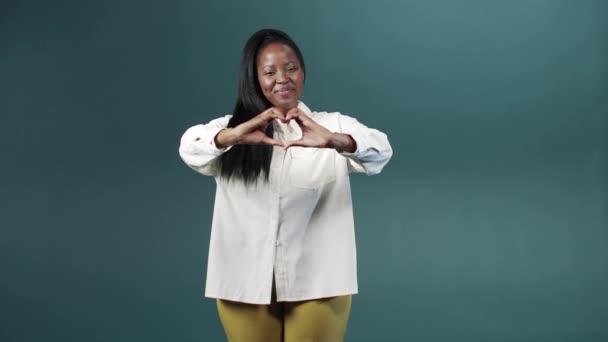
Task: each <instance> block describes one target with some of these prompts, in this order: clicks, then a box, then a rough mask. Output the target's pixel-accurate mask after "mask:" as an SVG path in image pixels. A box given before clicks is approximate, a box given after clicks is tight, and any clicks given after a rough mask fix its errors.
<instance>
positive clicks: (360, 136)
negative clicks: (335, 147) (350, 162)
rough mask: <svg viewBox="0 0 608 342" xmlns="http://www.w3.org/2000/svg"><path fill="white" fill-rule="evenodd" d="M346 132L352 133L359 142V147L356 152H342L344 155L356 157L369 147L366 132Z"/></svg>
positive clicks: (357, 142) (356, 141)
mask: <svg viewBox="0 0 608 342" xmlns="http://www.w3.org/2000/svg"><path fill="white" fill-rule="evenodd" d="M346 134H348V135H350V136H351V137H352V138H353V140H354V141H355V143H356V144H357V149H356V150H355V152H340V155H342V156H344V157H356V156H358V155H359V154H360V153H361V152H362V151H365V150H366V149H367V148H368V146H369V144H368V143H367V137H366V136H365V135H364V134H362V133H360V132H350V133H346Z"/></svg>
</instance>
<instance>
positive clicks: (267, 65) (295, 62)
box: [262, 60, 300, 68]
mask: <svg viewBox="0 0 608 342" xmlns="http://www.w3.org/2000/svg"><path fill="white" fill-rule="evenodd" d="M291 63H294V64H298V65H300V62H298V61H297V60H291V61H287V63H285V64H284V65H287V64H291ZM274 66H275V65H274V64H266V65H262V68H270V67H274Z"/></svg>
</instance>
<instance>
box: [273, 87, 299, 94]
mask: <svg viewBox="0 0 608 342" xmlns="http://www.w3.org/2000/svg"><path fill="white" fill-rule="evenodd" d="M293 90H294V89H293V88H280V89H277V90H275V93H277V94H279V95H287V94H289V93H291V92H292V91H293Z"/></svg>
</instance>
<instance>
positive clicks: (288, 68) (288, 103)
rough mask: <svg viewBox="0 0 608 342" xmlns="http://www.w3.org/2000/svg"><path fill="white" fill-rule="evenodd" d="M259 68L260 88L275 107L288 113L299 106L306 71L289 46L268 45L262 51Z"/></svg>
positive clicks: (258, 62) (258, 63) (279, 44)
mask: <svg viewBox="0 0 608 342" xmlns="http://www.w3.org/2000/svg"><path fill="white" fill-rule="evenodd" d="M257 68H258V81H259V82H260V88H262V92H263V93H264V96H266V98H267V99H268V101H270V103H271V104H272V105H273V106H274V107H278V108H281V109H283V110H285V111H287V110H289V109H291V108H294V107H297V106H298V100H299V99H300V96H301V95H302V91H303V90H304V71H303V70H302V67H301V65H300V60H299V59H298V56H297V55H296V54H295V52H294V51H293V50H292V49H291V48H290V47H289V46H287V45H285V44H281V43H271V44H268V45H267V46H266V47H265V48H264V49H262V51H260V54H259V56H258V60H257Z"/></svg>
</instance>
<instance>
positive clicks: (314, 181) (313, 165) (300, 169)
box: [287, 147, 336, 190]
mask: <svg viewBox="0 0 608 342" xmlns="http://www.w3.org/2000/svg"><path fill="white" fill-rule="evenodd" d="M288 154H289V159H290V165H289V169H288V172H287V182H288V183H289V184H290V185H291V186H293V187H296V188H300V189H308V190H317V189H320V188H322V187H323V186H325V185H327V184H329V183H332V182H334V181H335V180H336V158H335V151H334V150H332V149H322V148H310V147H290V148H289V149H288Z"/></svg>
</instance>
